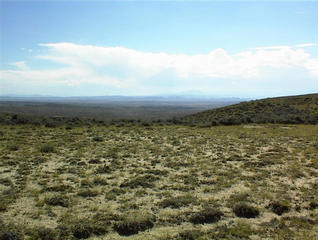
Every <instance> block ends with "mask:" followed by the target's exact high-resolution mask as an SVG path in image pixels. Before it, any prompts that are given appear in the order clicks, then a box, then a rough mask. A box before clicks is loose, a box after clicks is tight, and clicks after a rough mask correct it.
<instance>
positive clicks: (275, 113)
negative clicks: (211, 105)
mask: <svg viewBox="0 0 318 240" xmlns="http://www.w3.org/2000/svg"><path fill="white" fill-rule="evenodd" d="M176 122H177V123H183V124H188V125H201V126H215V125H239V124H248V123H285V124H301V123H305V124H316V123H318V94H307V95H299V96H291V97H290V96H289V97H279V98H267V99H261V100H254V101H248V102H242V103H238V104H235V105H231V106H226V107H222V108H217V109H212V110H207V111H204V112H199V113H197V114H193V115H189V116H186V117H183V118H180V119H178V120H176Z"/></svg>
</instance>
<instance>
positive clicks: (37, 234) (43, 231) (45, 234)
mask: <svg viewBox="0 0 318 240" xmlns="http://www.w3.org/2000/svg"><path fill="white" fill-rule="evenodd" d="M32 237H33V238H32V239H37V240H55V239H57V232H56V231H55V230H54V229H51V228H46V227H43V228H36V229H34V230H33V234H32Z"/></svg>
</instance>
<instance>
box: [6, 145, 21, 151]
mask: <svg viewBox="0 0 318 240" xmlns="http://www.w3.org/2000/svg"><path fill="white" fill-rule="evenodd" d="M8 149H9V150H10V151H18V150H19V146H18V145H16V144H10V145H8Z"/></svg>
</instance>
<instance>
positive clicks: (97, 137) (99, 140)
mask: <svg viewBox="0 0 318 240" xmlns="http://www.w3.org/2000/svg"><path fill="white" fill-rule="evenodd" d="M93 140H94V141H95V142H102V141H103V138H102V137H99V136H96V137H93Z"/></svg>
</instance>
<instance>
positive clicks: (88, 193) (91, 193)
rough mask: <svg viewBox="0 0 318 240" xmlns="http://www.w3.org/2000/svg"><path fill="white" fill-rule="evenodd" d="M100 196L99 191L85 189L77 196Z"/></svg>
mask: <svg viewBox="0 0 318 240" xmlns="http://www.w3.org/2000/svg"><path fill="white" fill-rule="evenodd" d="M98 194H99V192H98V191H97V190H91V189H89V188H88V189H83V190H80V191H78V193H77V195H78V196H81V197H96V196H97V195H98Z"/></svg>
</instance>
